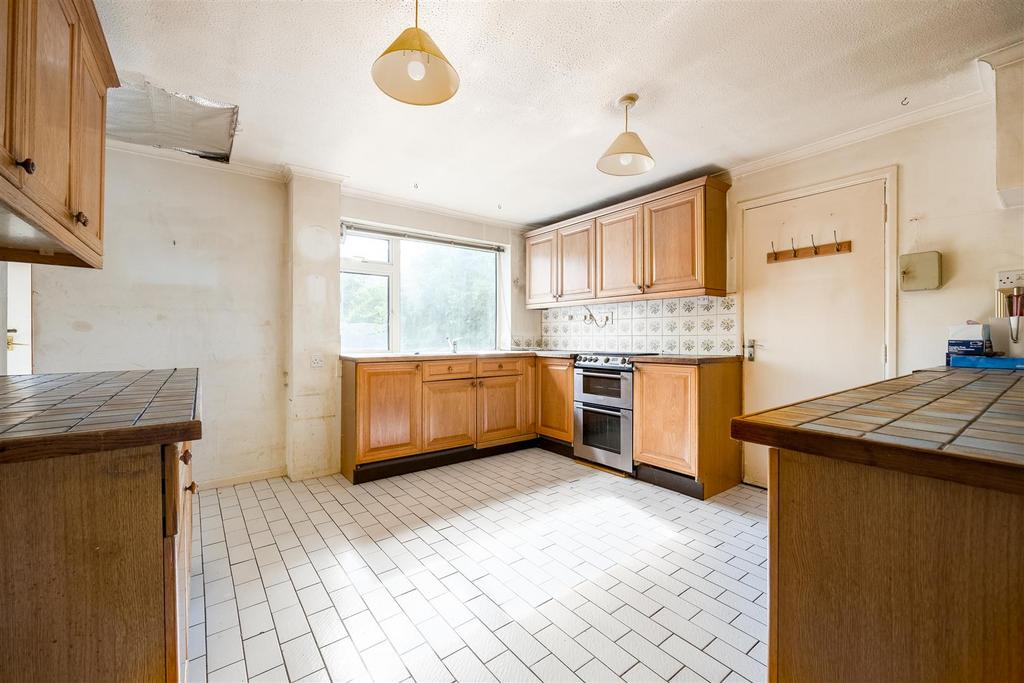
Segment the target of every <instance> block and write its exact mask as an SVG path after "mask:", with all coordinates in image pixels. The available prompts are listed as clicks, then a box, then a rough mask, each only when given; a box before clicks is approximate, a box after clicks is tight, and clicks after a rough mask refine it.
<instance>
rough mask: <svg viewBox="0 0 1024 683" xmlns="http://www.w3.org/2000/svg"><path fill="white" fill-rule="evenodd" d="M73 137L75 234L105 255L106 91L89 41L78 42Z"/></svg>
mask: <svg viewBox="0 0 1024 683" xmlns="http://www.w3.org/2000/svg"><path fill="white" fill-rule="evenodd" d="M78 48H79V49H78V63H77V68H76V71H75V84H74V112H75V121H74V126H73V128H72V134H71V151H72V154H71V178H72V184H71V197H70V199H71V201H70V204H69V207H70V209H71V210H70V213H71V220H72V230H73V232H74V233H75V235H77V236H78V237H79V238H80V239H81V240H82V241H83V242H85V243H86V244H88V245H89V246H90V247H92V249H93V250H94V251H96V253H103V153H104V147H105V145H104V138H105V134H106V112H107V87H106V84H105V83H104V82H103V75H102V73H101V72H100V67H99V64H98V63H97V61H96V57H95V55H94V53H93V49H92V47H91V45H90V43H89V41H88V40H79V41H78Z"/></svg>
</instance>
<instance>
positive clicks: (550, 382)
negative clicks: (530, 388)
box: [536, 358, 573, 443]
mask: <svg viewBox="0 0 1024 683" xmlns="http://www.w3.org/2000/svg"><path fill="white" fill-rule="evenodd" d="M572 372H573V368H572V359H571V358H538V359H537V427H536V429H537V433H538V434H543V435H544V436H548V437H551V438H552V439H558V440H560V441H567V442H570V443H571V442H572V391H573V389H572V387H573V383H572Z"/></svg>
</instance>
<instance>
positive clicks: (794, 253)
mask: <svg viewBox="0 0 1024 683" xmlns="http://www.w3.org/2000/svg"><path fill="white" fill-rule="evenodd" d="M789 246H790V247H791V248H792V249H793V258H796V244H794V243H793V238H792V237H790V238H789Z"/></svg>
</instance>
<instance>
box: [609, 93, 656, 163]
mask: <svg viewBox="0 0 1024 683" xmlns="http://www.w3.org/2000/svg"><path fill="white" fill-rule="evenodd" d="M637 99H639V98H638V96H637V95H636V94H634V93H630V94H629V95H623V96H622V97H620V98H619V104H621V105H622V106H623V107H625V109H626V130H625V131H624V132H622V133H619V135H618V137H616V138H615V140H613V141H612V144H611V145H609V147H608V149H607V150H605V153H604V154H602V155H601V158H600V159H598V160H597V170H599V171H601V172H602V173H607V174H608V175H639V174H641V173H647V172H648V171H650V170H651V169H652V168H654V157H652V156H651V153H650V152H648V151H647V146H646V145H644V143H643V140H641V139H640V136H639V135H637V134H636V133H634V132H633V131H631V130H629V110H630V108H631V107H632V106H634V105H635V104H636V101H637Z"/></svg>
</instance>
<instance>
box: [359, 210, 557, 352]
mask: <svg viewBox="0 0 1024 683" xmlns="http://www.w3.org/2000/svg"><path fill="white" fill-rule="evenodd" d="M341 215H342V216H344V217H345V218H346V219H348V220H352V221H366V222H369V223H371V224H374V223H378V224H383V225H390V226H396V227H403V228H413V229H418V230H424V231H427V232H433V233H440V234H445V235H453V236H456V237H464V238H467V239H474V240H483V241H487V242H494V243H497V244H504V245H508V247H509V248H508V251H507V252H506V254H507V267H508V270H509V274H510V278H509V281H510V284H511V287H510V290H509V291H510V296H509V297H508V298H507V300H506V301H505V305H506V306H508V307H509V310H510V311H511V330H510V331H511V335H512V336H514V337H520V338H531V339H537V338H539V337H540V336H541V328H540V322H541V312H540V311H531V310H527V309H526V258H525V250H526V242H525V240H524V239H523V231H522V230H521V229H519V228H518V227H515V226H504V225H495V224H493V223H485V222H477V221H472V220H468V219H466V218H460V217H455V216H450V215H447V214H444V213H439V212H434V211H429V210H425V209H419V208H413V207H409V206H400V205H396V204H389V203H386V202H382V201H378V200H375V199H368V198H365V197H356V196H351V195H347V194H345V193H344V190H343V191H342V197H341ZM508 343H509V340H508V339H505V340H504V344H501V343H499V346H502V345H504V346H505V347H507V346H508Z"/></svg>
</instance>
